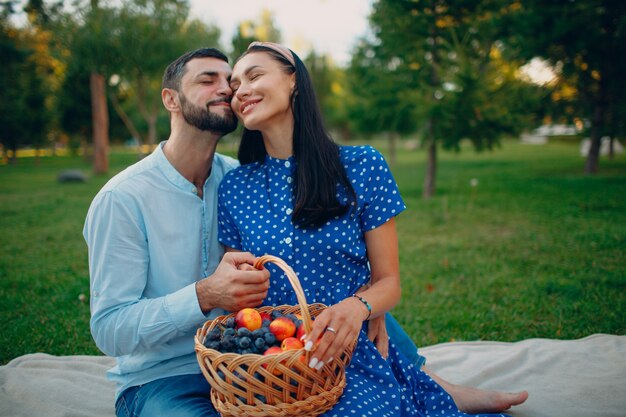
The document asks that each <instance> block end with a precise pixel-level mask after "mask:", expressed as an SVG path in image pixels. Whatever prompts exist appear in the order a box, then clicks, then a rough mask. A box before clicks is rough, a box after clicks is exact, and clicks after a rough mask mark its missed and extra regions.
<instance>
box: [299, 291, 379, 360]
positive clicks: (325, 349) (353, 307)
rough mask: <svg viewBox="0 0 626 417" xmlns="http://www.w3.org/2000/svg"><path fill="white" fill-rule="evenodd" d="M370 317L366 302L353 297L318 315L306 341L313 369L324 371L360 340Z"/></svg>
mask: <svg viewBox="0 0 626 417" xmlns="http://www.w3.org/2000/svg"><path fill="white" fill-rule="evenodd" d="M368 314H369V312H368V311H367V308H366V307H365V306H364V305H363V303H361V302H360V301H359V300H358V299H356V298H354V297H349V298H346V299H345V300H343V301H341V302H340V303H337V304H335V305H333V306H331V307H329V308H327V309H326V310H324V311H323V312H322V313H321V314H320V315H319V316H317V318H316V319H315V321H314V322H313V329H312V331H311V334H308V335H306V336H305V340H304V342H305V346H304V348H305V349H306V350H308V351H312V352H313V353H312V354H311V361H310V362H309V367H311V368H315V369H317V370H320V369H322V367H323V366H324V364H327V363H329V362H330V361H332V360H333V359H334V358H336V357H337V356H338V355H340V354H341V352H343V351H344V349H345V348H346V347H348V345H350V344H351V343H352V342H354V340H355V339H356V338H357V337H358V335H359V331H361V327H362V325H363V320H365V318H366V317H367V316H368ZM316 341H317V343H316Z"/></svg>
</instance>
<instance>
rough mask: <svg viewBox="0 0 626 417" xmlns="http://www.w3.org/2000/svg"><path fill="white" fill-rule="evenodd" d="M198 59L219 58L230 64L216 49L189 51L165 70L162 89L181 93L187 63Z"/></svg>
mask: <svg viewBox="0 0 626 417" xmlns="http://www.w3.org/2000/svg"><path fill="white" fill-rule="evenodd" d="M196 58H217V59H221V60H222V61H225V62H228V58H227V57H226V55H224V54H223V53H222V52H220V51H218V50H217V49H215V48H200V49H196V50H195V51H189V52H187V53H185V54H184V55H182V56H180V57H179V58H178V59H176V61H174V62H172V63H171V64H169V65H168V66H167V68H165V73H163V83H162V88H171V89H172V90H176V91H180V80H182V78H183V75H185V71H186V65H187V62H189V61H191V60H192V59H196Z"/></svg>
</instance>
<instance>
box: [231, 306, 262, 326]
mask: <svg viewBox="0 0 626 417" xmlns="http://www.w3.org/2000/svg"><path fill="white" fill-rule="evenodd" d="M235 323H236V324H237V328H240V327H245V328H246V329H248V330H250V331H254V330H256V329H260V328H261V324H262V320H261V315H260V314H259V312H258V311H256V310H255V309H253V308H244V309H241V310H239V312H238V313H237V315H236V316H235Z"/></svg>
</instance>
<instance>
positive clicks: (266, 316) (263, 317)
mask: <svg viewBox="0 0 626 417" xmlns="http://www.w3.org/2000/svg"><path fill="white" fill-rule="evenodd" d="M262 320H269V321H272V316H270V315H269V313H261V321H262Z"/></svg>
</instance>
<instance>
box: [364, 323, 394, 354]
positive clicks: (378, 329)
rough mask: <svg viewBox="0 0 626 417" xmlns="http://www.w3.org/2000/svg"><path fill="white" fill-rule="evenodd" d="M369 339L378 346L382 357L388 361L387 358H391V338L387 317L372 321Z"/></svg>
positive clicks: (368, 334)
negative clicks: (388, 333)
mask: <svg viewBox="0 0 626 417" xmlns="http://www.w3.org/2000/svg"><path fill="white" fill-rule="evenodd" d="M367 338H368V339H369V340H370V341H371V342H372V343H374V345H376V349H378V352H379V353H380V354H381V356H382V357H383V358H385V359H387V356H389V336H388V335H387V325H386V324H385V315H382V316H378V317H374V318H373V319H370V321H369V324H368V329H367Z"/></svg>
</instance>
